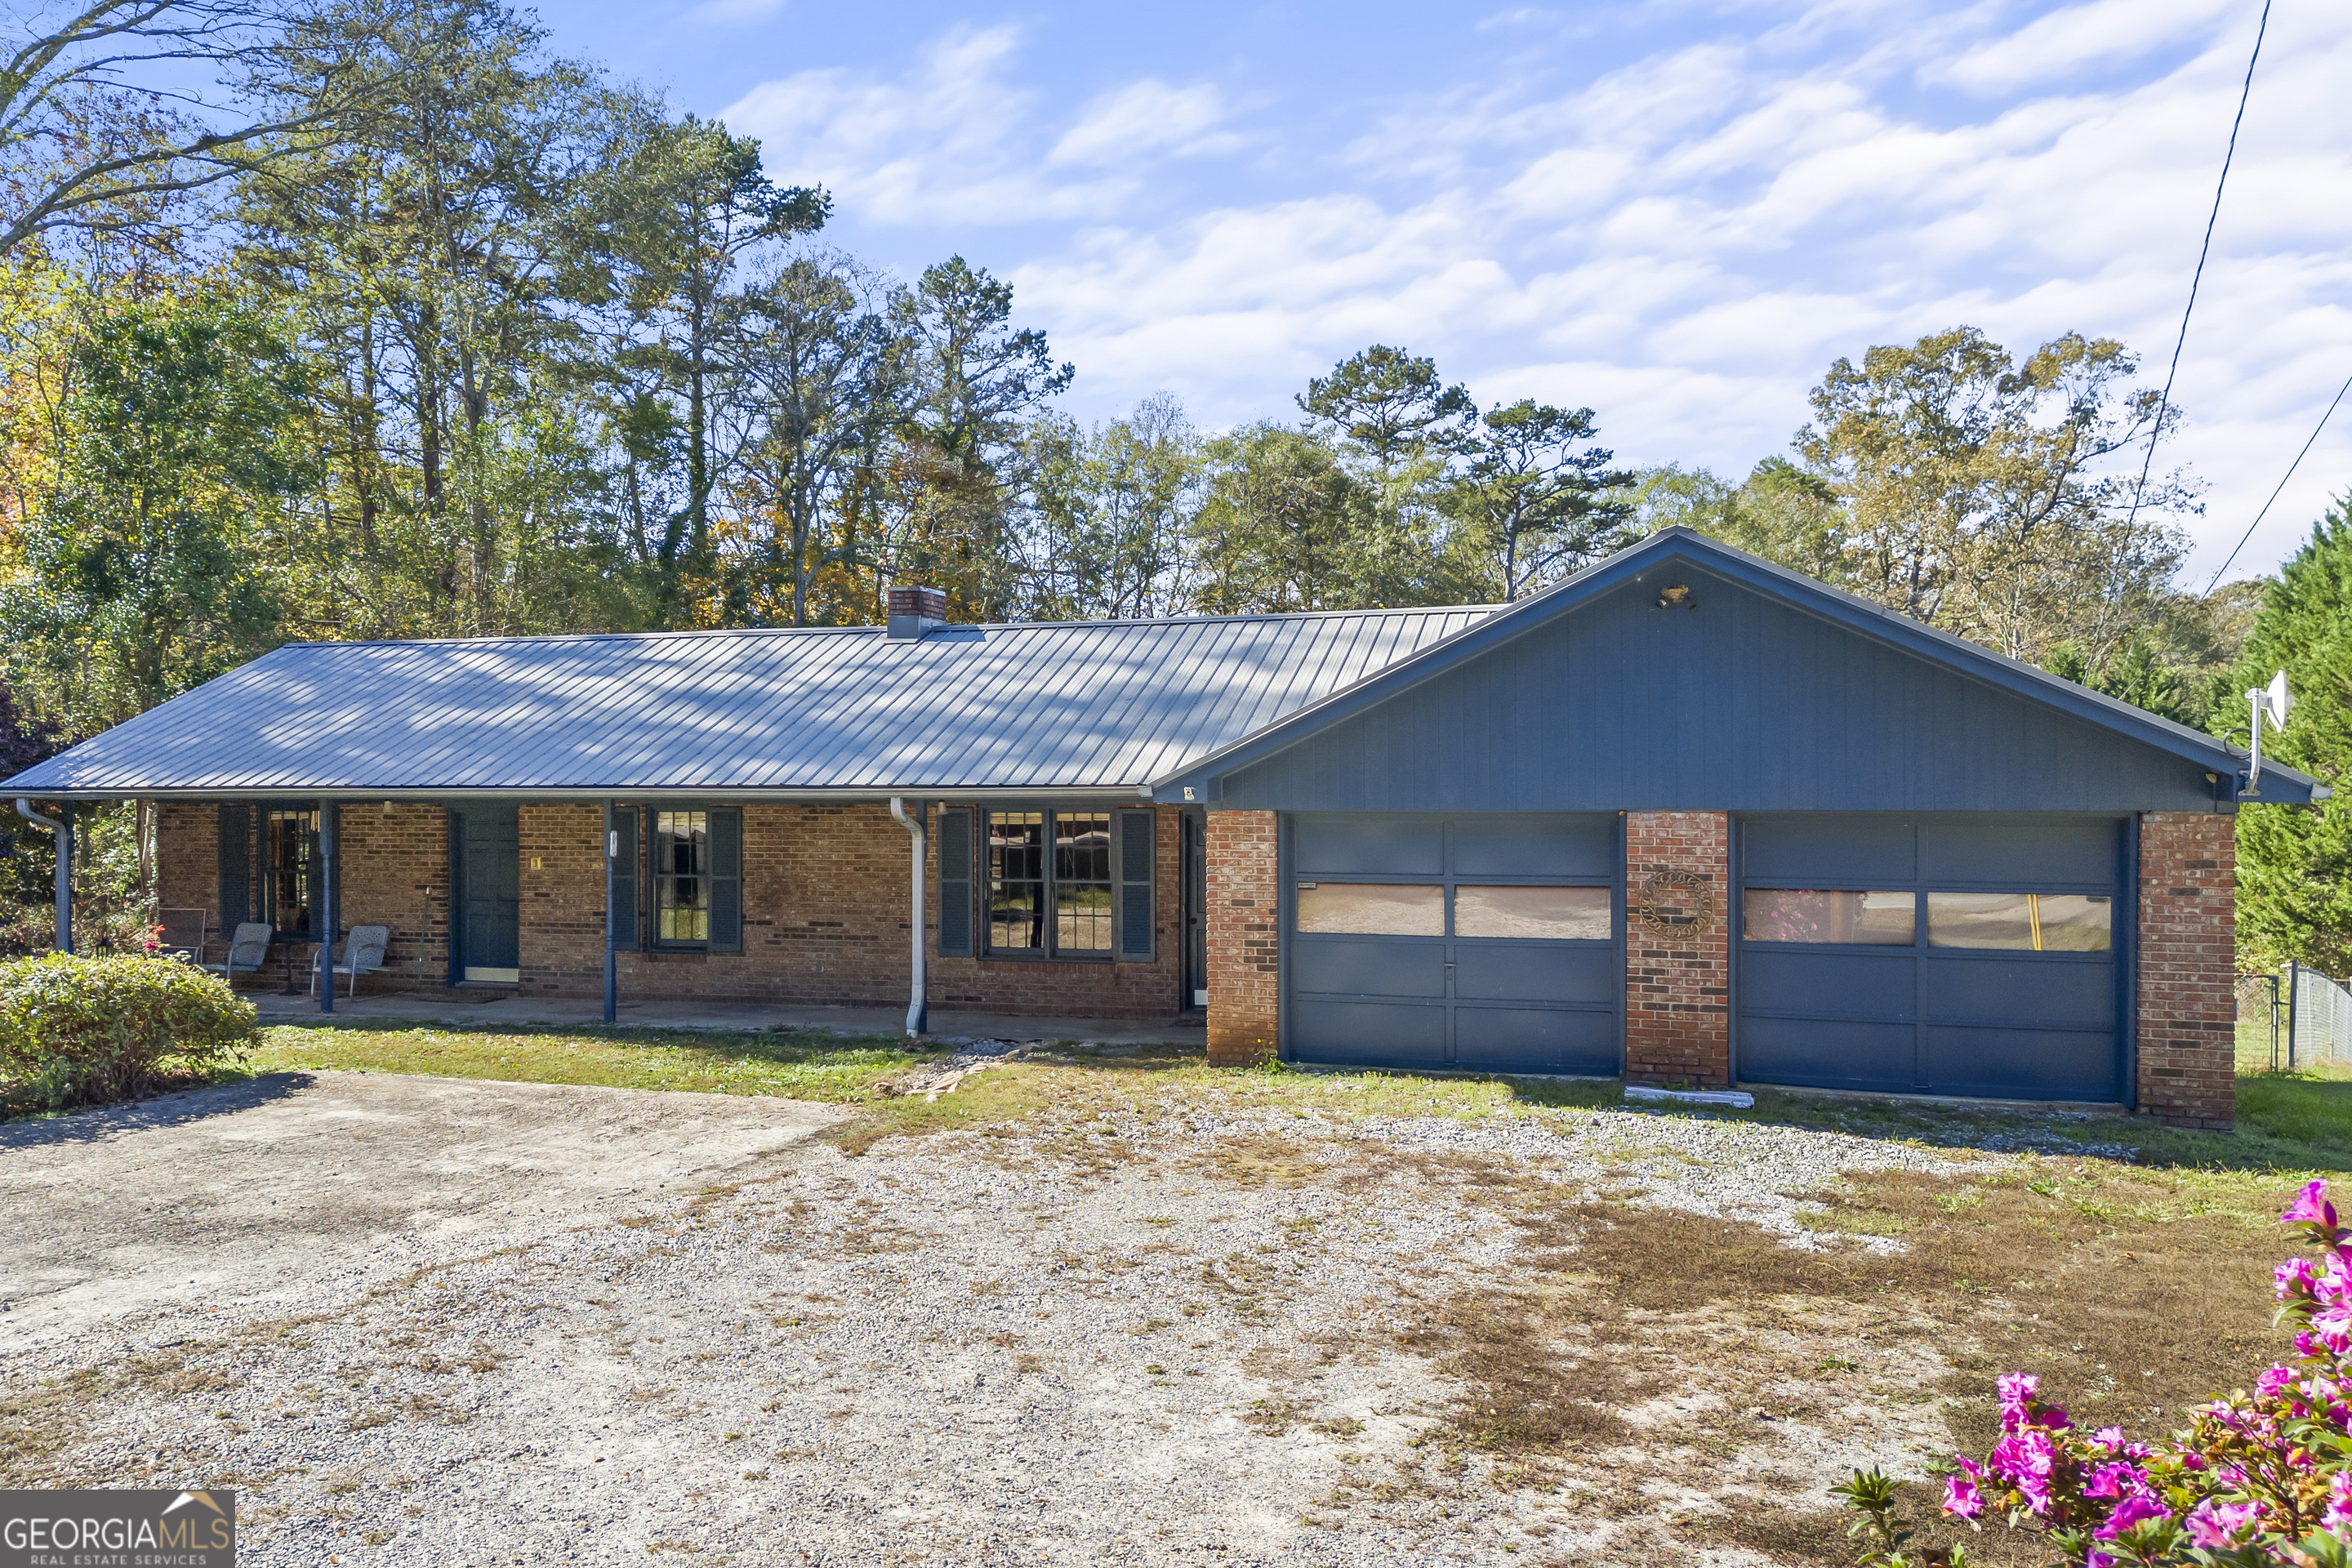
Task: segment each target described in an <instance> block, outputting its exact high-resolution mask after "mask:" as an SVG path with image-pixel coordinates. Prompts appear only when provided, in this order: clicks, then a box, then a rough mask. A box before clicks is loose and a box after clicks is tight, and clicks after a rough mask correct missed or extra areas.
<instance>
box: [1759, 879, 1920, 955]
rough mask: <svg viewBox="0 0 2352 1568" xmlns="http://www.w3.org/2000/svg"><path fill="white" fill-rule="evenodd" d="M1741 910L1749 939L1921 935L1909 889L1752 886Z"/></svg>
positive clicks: (1880, 939)
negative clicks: (1878, 890)
mask: <svg viewBox="0 0 2352 1568" xmlns="http://www.w3.org/2000/svg"><path fill="white" fill-rule="evenodd" d="M1740 913H1741V918H1740V932H1739V934H1740V935H1741V936H1742V937H1743V938H1745V939H1746V940H1747V941H1749V942H1828V943H1833V944H1839V945H1844V944H1848V943H1859V944H1862V945H1865V946H1874V947H1909V946H1911V945H1912V943H1913V942H1914V940H1915V939H1916V936H1917V934H1918V918H1919V917H1918V900H1917V899H1916V896H1915V895H1914V894H1912V893H1910V892H1908V891H1904V892H1855V891H1847V890H1843V889H1820V888H1749V889H1747V890H1746V892H1745V893H1744V894H1743V895H1742V896H1741V900H1740Z"/></svg>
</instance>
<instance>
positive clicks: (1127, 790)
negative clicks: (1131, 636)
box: [0, 784, 1150, 805]
mask: <svg viewBox="0 0 2352 1568" xmlns="http://www.w3.org/2000/svg"><path fill="white" fill-rule="evenodd" d="M0 795H15V796H20V797H23V798H26V799H29V800H55V801H68V802H85V801H86V802H112V801H125V800H151V801H185V802H190V803H202V802H205V801H219V802H224V803H226V802H232V801H268V800H286V801H306V802H307V801H334V802H336V803H338V804H341V805H353V804H366V803H370V802H375V801H392V802H395V803H406V804H411V805H447V804H449V803H451V802H457V801H468V800H498V801H511V802H514V803H516V804H518V805H602V804H603V803H604V802H605V801H614V802H619V803H622V804H625V805H659V804H661V803H663V802H665V801H676V802H688V801H711V802H718V803H720V804H725V805H791V804H793V803H794V802H807V803H810V804H829V805H870V804H875V803H878V802H882V801H887V800H890V799H893V798H898V799H922V800H946V801H956V802H961V803H969V804H971V805H989V804H993V803H999V802H1001V803H1003V804H1005V805H1013V804H1017V803H1022V802H1029V801H1038V802H1046V803H1057V802H1071V803H1077V802H1094V803H1100V804H1107V805H1108V804H1116V805H1133V804H1135V803H1136V802H1137V801H1139V800H1148V799H1150V786H1149V785H1146V784H1099V785H1076V784H1050V785H1037V786H1024V785H1000V784H990V785H984V786H962V785H953V784H903V785H901V784H887V785H874V786H870V787H866V788H859V789H728V788H725V787H719V786H709V785H696V786H691V787H667V786H666V787H660V788H651V789H648V788H642V787H618V786H604V785H600V786H595V787H562V788H541V787H537V786H524V787H517V788H511V789H508V788H500V789H483V788H478V787H467V786H455V787H451V788H446V789H426V788H408V787H402V788H392V789H385V788H376V787H372V786H368V785H362V784H333V785H326V784H272V785H268V786H259V785H250V784H248V785H243V786H239V787H236V788H217V789H215V788H205V789H159V788H120V787H118V788H108V789H54V788H53V789H43V788H40V787H38V786H34V787H31V788H25V787H20V786H18V785H16V784H0Z"/></svg>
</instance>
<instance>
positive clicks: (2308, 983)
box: [2285, 963, 2352, 1069]
mask: <svg viewBox="0 0 2352 1568" xmlns="http://www.w3.org/2000/svg"><path fill="white" fill-rule="evenodd" d="M2285 1000H2286V1030H2285V1034H2286V1062H2285V1065H2286V1066H2287V1067H2288V1068H2290V1069H2292V1068H2306V1069H2307V1068H2318V1067H2336V1068H2341V1067H2352V991H2347V990H2346V989H2345V988H2344V984H2343V983H2342V982H2341V981H2336V980H2331V979H2329V978H2328V977H2327V976H2326V975H2325V974H2322V973H2319V971H2317V970H2315V969H2305V968H2304V967H2303V966H2302V965H2301V964H2299V963H2290V964H2288V965H2287V966H2286V999H2285Z"/></svg>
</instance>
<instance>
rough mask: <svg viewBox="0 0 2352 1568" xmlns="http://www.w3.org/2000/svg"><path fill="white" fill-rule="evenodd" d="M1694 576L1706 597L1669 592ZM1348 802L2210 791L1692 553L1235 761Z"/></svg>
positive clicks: (1457, 805) (1807, 800)
mask: <svg viewBox="0 0 2352 1568" xmlns="http://www.w3.org/2000/svg"><path fill="white" fill-rule="evenodd" d="M1673 582H1679V583H1684V584H1687V585H1688V586H1689V587H1690V589H1691V591H1692V595H1693V597H1694V598H1695V599H1696V601H1697V607H1696V608H1695V609H1660V608H1658V607H1657V605H1656V596H1657V591H1658V589H1659V587H1660V586H1662V585H1664V584H1667V583H1673ZM1219 804H1220V805H1223V806H1226V807H1232V808H1240V809H1276V810H1299V811H1305V810H1340V811H1589V810H1612V811H1613V810H1649V811H1664V810H1707V811H1837V810H1851V811H2210V810H2212V809H2214V796H2213V788H2212V786H2211V785H2210V784H2208V783H2207V782H2206V779H2205V776H2204V772H2203V770H2201V769H2200V768H2199V767H2198V766H2196V765H2195V764H2194V763H2190V762H2188V761H2186V760H2184V759H2182V758H2180V757H2179V756H2176V755H2171V754H2168V753H2166V752H2161V751H2159V750H2158V749H2157V748H2156V747H2154V746H2151V745H2146V744H2143V743H2141V742H2137V741H2135V740H2132V739H2130V738H2128V737H2127V736H2125V735H2122V734H2118V733H2116V732H2115V731H2109V730H2105V729H2102V728H2100V727H2099V726H2097V725H2095V724H2091V723H2086V722H2084V721H2082V720H2080V719H2078V718H2074V717H2073V716H2070V715H2067V714H2064V713H2061V712H2058V711H2056V710H2053V709H2051V708H2048V707H2045V706H2044V705H2042V704H2041V703H2039V702H2036V701H2033V700H2030V699H2027V698H2024V697H2021V696H2018V695H2016V694H2014V693H2012V692H2009V691H2005V690H2001V689H1997V688H1995V687H1993V686H1990V685H1988V684H1985V683H1982V682H1980V681H1978V680H1975V679H1970V678H1969V677H1967V676H1965V675H1962V674H1959V673H1958V672H1956V671H1954V670H1952V669H1949V668H1943V667H1941V666H1938V665H1936V664H1933V663H1930V662H1929V661H1927V660H1926V659H1924V658H1919V657H1917V656H1916V655H1914V654H1911V653H1908V652H1905V651H1901V650H1899V649H1896V648H1895V647H1889V646H1888V645H1886V644H1885V643H1883V642H1880V641H1878V640H1876V639H1875V638H1873V637H1865V636H1864V635H1862V634H1860V633H1858V632H1854V631H1852V630H1849V629H1847V628H1845V627H1843V626H1837V625H1834V624H1832V623H1831V622H1829V621H1827V620H1824V619H1821V618H1818V617H1816V616H1811V615H1808V614H1806V613H1804V612H1803V611H1801V610H1799V609H1796V608H1794V607H1792V606H1791V605H1788V604H1786V603H1783V602H1780V601H1779V600H1776V599H1773V598H1769V597H1767V596H1765V595H1762V594H1759V593H1757V592H1755V591H1754V590H1751V589H1749V588H1747V587H1744V586H1742V585H1740V584H1737V583H1735V582H1733V581H1731V580H1730V579H1728V578H1726V577H1723V576H1720V575H1718V574H1715V573H1713V572H1710V571H1707V570H1706V569H1705V568H1703V567H1700V566H1697V565H1695V564H1691V563H1685V562H1675V563H1670V564H1668V565H1666V566H1664V567H1663V568H1661V569H1659V570H1657V571H1655V572H1653V573H1649V574H1645V580H1643V581H1637V582H1633V583H1628V584H1624V585H1622V586H1621V587H1618V588H1616V589H1614V590H1612V591H1609V592H1606V593H1603V594H1601V595H1598V596H1596V597H1595V598H1594V599H1592V600H1591V602H1589V603H1586V604H1584V605H1579V606H1578V607H1577V608H1576V609H1575V610H1573V611H1572V612H1571V613H1569V614H1566V615H1562V616H1554V617H1551V618H1550V619H1548V620H1545V621H1542V622H1539V623H1538V624H1537V625H1535V626H1532V627H1531V628H1530V629H1529V630H1528V632H1526V633H1525V634H1523V635H1521V636H1519V637H1515V638H1513V639H1512V640H1510V641H1508V642H1506V643H1504V644H1502V645H1500V646H1499V647H1495V648H1492V649H1490V650H1488V651H1486V652H1485V653H1483V654H1479V655H1477V656H1475V657H1474V658H1468V659H1465V661H1463V662H1461V663H1459V664H1456V665H1454V666H1451V667H1449V668H1443V669H1441V670H1439V671H1438V672H1437V673H1435V674H1433V676H1431V677H1430V678H1429V679H1425V680H1423V681H1422V682H1420V683H1419V684H1417V685H1414V686H1411V687H1408V688H1406V689H1403V690H1402V691H1399V692H1398V693H1396V694H1395V695H1393V696H1391V697H1389V698H1387V699H1385V700H1381V701H1379V702H1377V703H1375V704H1373V705H1372V706H1370V707H1369V708H1366V709H1364V710H1360V711H1359V712H1356V713H1354V714H1352V715H1350V716H1349V717H1346V718H1344V719H1340V720H1338V721H1334V722H1332V723H1331V724H1329V725H1328V726H1326V727H1324V728H1322V729H1320V730H1318V731H1313V732H1310V733H1308V734H1307V735H1306V736H1304V737H1303V738H1302V739H1300V740H1299V741H1298V742H1296V743H1295V744H1292V745H1290V746H1287V747H1286V748H1285V749H1283V750H1281V751H1278V752H1273V753H1272V754H1270V755H1267V756H1265V757H1262V758H1259V759H1257V760H1255V761H1254V762H1251V763H1246V764H1244V766H1242V767H1240V768H1238V769H1236V770H1235V771H1234V772H1232V773H1227V774H1226V775H1224V778H1223V784H1222V790H1221V794H1220V797H1219Z"/></svg>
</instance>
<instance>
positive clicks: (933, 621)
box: [889, 588, 948, 642]
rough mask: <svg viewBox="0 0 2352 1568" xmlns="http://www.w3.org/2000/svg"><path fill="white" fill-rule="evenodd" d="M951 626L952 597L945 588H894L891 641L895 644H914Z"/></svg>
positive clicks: (890, 625)
mask: <svg viewBox="0 0 2352 1568" xmlns="http://www.w3.org/2000/svg"><path fill="white" fill-rule="evenodd" d="M947 624H948V595H947V590H946V589H944V588H893V589H891V590H890V621H889V638H890V640H891V641H892V642H913V641H914V640H915V639H916V638H918V637H928V636H929V635H930V634H931V633H932V632H935V631H938V630H939V629H940V627H941V626H946V625H947Z"/></svg>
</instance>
